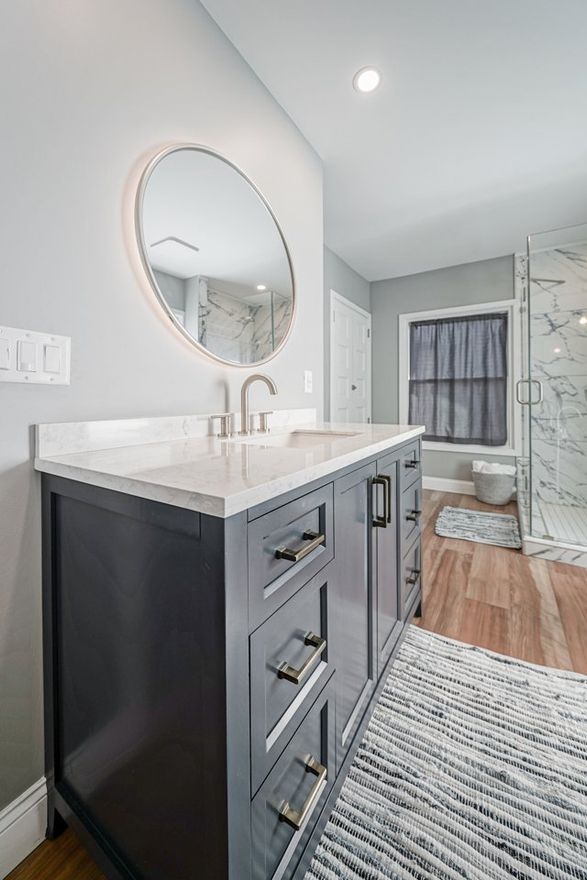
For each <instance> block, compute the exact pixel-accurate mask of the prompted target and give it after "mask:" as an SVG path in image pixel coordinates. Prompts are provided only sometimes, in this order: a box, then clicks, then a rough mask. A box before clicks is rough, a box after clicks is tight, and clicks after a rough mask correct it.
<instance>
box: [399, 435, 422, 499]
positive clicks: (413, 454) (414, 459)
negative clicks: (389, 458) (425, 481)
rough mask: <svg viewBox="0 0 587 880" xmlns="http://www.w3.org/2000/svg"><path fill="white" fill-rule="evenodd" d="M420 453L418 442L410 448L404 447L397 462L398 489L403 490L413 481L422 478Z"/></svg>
mask: <svg viewBox="0 0 587 880" xmlns="http://www.w3.org/2000/svg"><path fill="white" fill-rule="evenodd" d="M421 457H422V453H421V448H420V441H419V440H417V441H416V442H415V443H412V444H411V445H410V446H406V448H405V449H404V450H403V452H402V454H401V457H400V460H399V473H400V488H402V489H405V488H407V486H409V485H411V484H412V483H413V482H414V480H419V479H421V477H422V461H421Z"/></svg>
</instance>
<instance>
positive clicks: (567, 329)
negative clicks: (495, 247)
mask: <svg viewBox="0 0 587 880" xmlns="http://www.w3.org/2000/svg"><path fill="white" fill-rule="evenodd" d="M527 271H528V315H527V317H528V337H527V351H526V356H527V378H528V380H529V381H528V382H527V383H525V385H526V389H527V394H528V400H529V405H528V407H527V412H526V425H525V427H526V431H525V435H526V437H527V453H528V456H529V464H530V467H529V496H530V497H529V506H530V511H529V512H530V531H531V533H532V534H533V535H534V536H536V537H540V538H547V539H551V540H554V541H557V542H562V543H565V544H572V545H579V546H587V224H586V225H583V226H576V227H569V228H566V229H559V230H555V231H551V232H545V233H540V234H537V235H531V236H529V237H528V266H527Z"/></svg>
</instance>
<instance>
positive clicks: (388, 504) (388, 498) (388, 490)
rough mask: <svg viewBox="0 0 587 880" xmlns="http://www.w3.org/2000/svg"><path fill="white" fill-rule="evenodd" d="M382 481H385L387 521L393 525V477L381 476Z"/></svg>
mask: <svg viewBox="0 0 587 880" xmlns="http://www.w3.org/2000/svg"><path fill="white" fill-rule="evenodd" d="M380 476H381V479H382V480H385V487H386V488H385V508H384V513H385V521H386V522H387V524H388V525H390V524H391V477H390V476H389V474H380Z"/></svg>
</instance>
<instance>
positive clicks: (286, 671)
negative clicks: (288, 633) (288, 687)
mask: <svg viewBox="0 0 587 880" xmlns="http://www.w3.org/2000/svg"><path fill="white" fill-rule="evenodd" d="M304 645H313V646H314V650H313V651H312V653H311V654H310V655H309V656H308V658H307V659H306V660H305V662H304V663H303V665H302V666H300V668H299V669H296V668H295V666H290V665H289V663H286V662H285V660H284V662H283V663H280V665H279V666H278V668H277V677H278V678H286V679H287V680H288V681H291V682H292V683H293V684H301V683H302V681H303V680H304V679H305V677H306V676H307V674H308V673H309V671H310V669H311V668H312V666H313V665H314V661H315V660H317V659H318V657H319V656H320V654H321V653H322V651H323V650H324V649H325V647H326V639H322V638H320V636H317V635H315V634H314V633H312V632H309V633H308V634H307V636H306V637H305V639H304Z"/></svg>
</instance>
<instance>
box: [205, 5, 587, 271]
mask: <svg viewBox="0 0 587 880" xmlns="http://www.w3.org/2000/svg"><path fill="white" fill-rule="evenodd" d="M203 5H204V6H205V7H206V8H207V9H208V11H209V12H210V14H211V15H212V16H213V17H214V19H215V20H216V22H217V23H218V24H219V26H220V27H221V28H222V30H223V31H224V32H225V33H226V34H227V36H228V37H229V38H230V39H231V40H232V42H233V43H234V45H235V46H236V48H237V49H238V50H239V51H240V52H241V54H242V55H243V56H244V58H245V59H246V60H247V61H248V63H249V64H250V66H251V67H252V68H253V69H254V70H255V72H256V73H257V75H258V76H259V77H260V79H261V80H262V81H263V82H264V83H265V85H266V86H267V88H268V89H269V90H270V91H271V93H272V94H273V95H274V96H275V98H276V99H277V100H278V101H279V102H280V103H281V105H282V106H283V107H284V109H285V110H286V111H287V112H288V113H289V115H290V116H291V118H292V119H293V121H294V122H295V123H296V125H297V126H298V127H299V128H300V130H301V131H302V132H303V134H304V135H305V137H306V138H307V139H308V141H309V142H310V143H311V144H312V146H313V147H314V148H315V150H316V151H317V152H318V154H319V155H320V156H321V158H322V160H323V162H324V175H325V178H324V180H325V182H324V186H325V238H326V243H327V245H328V246H329V247H331V248H332V250H334V251H335V252H336V253H337V254H339V256H341V257H342V258H343V259H344V260H346V261H347V262H348V263H349V264H350V265H351V266H352V267H353V268H354V269H355V270H356V271H358V272H360V274H361V275H363V276H364V277H365V278H367V279H368V280H369V281H372V280H376V279H380V278H389V277H394V276H398V275H406V274H411V273H413V272H420V271H424V270H427V269H434V268H438V267H441V266H449V265H455V264H458V263H465V262H471V261H474V260H480V259H486V258H488V257H494V256H501V255H504V254H508V253H512V252H513V251H516V250H520V249H521V248H522V247H523V246H524V241H525V236H526V234H527V233H529V232H535V231H538V230H541V229H548V228H551V227H555V226H565V225H570V224H574V223H580V222H583V221H585V220H587V112H586V111H585V106H586V98H587V52H586V51H585V38H586V35H587V3H586V2H585V0H548V2H546V0H491V2H483V0H442V2H440V0H411V2H410V0H238V2H235V0H203ZM365 65H373V66H375V67H377V68H379V70H380V71H381V73H382V75H383V80H382V85H381V86H380V88H379V89H378V90H377V91H376V92H374V93H372V94H370V95H360V94H358V93H357V92H355V91H354V90H353V88H352V84H351V80H352V77H353V74H354V73H355V72H356V71H357V70H358V69H359V68H361V67H363V66H365Z"/></svg>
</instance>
